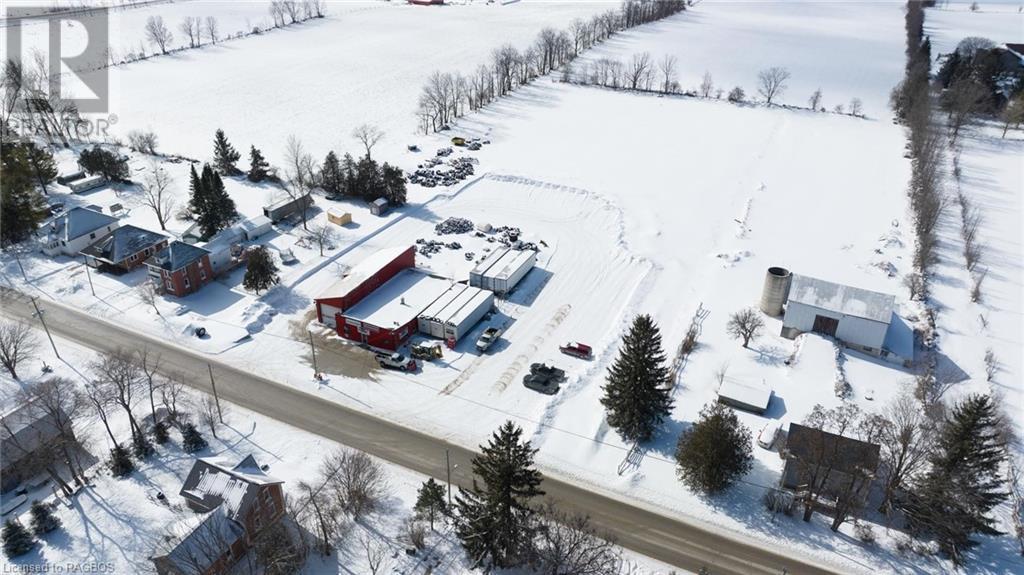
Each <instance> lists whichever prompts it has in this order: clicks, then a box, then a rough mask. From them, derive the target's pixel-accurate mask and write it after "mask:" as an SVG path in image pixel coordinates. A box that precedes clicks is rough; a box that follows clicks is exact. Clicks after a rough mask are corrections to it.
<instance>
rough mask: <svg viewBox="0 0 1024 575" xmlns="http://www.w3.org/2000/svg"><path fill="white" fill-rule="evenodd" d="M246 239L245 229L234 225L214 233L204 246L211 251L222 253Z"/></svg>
mask: <svg viewBox="0 0 1024 575" xmlns="http://www.w3.org/2000/svg"><path fill="white" fill-rule="evenodd" d="M243 241H245V230H243V229H241V228H238V227H235V226H232V227H230V228H224V229H223V230H221V231H219V232H217V233H216V234H214V236H213V237H212V238H210V241H208V242H206V243H205V244H203V247H204V248H206V249H207V250H209V251H210V253H214V254H216V253H220V252H224V251H227V250H230V249H231V246H233V245H235V244H239V243H241V242H243Z"/></svg>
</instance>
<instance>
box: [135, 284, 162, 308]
mask: <svg viewBox="0 0 1024 575" xmlns="http://www.w3.org/2000/svg"><path fill="white" fill-rule="evenodd" d="M135 291H136V292H138V294H139V299H140V300H141V301H142V303H144V304H146V305H149V306H152V307H153V311H155V312H156V315H161V313H160V308H159V307H157V305H156V302H157V300H158V299H160V297H159V288H157V286H156V284H155V283H153V281H152V280H149V279H147V280H145V281H143V282H142V283H140V284H139V285H138V287H137V288H135Z"/></svg>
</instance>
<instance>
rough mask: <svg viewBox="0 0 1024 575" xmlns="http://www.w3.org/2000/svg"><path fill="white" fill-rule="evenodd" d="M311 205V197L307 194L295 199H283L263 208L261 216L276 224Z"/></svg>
mask: <svg viewBox="0 0 1024 575" xmlns="http://www.w3.org/2000/svg"><path fill="white" fill-rule="evenodd" d="M312 205H313V197H312V196H310V195H309V194H306V195H304V196H299V197H297V198H294V199H293V198H284V199H282V200H280V201H277V202H274V203H273V204H270V205H269V206H265V207H264V208H263V215H264V216H266V217H267V218H269V219H270V221H271V222H274V223H277V222H279V221H281V220H283V219H285V218H288V217H290V216H292V215H293V214H297V213H299V212H300V211H302V210H305V209H307V208H309V207H310V206H312Z"/></svg>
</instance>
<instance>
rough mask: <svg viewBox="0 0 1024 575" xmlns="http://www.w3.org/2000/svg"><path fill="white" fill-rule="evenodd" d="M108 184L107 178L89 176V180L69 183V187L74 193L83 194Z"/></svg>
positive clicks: (83, 179)
mask: <svg viewBox="0 0 1024 575" xmlns="http://www.w3.org/2000/svg"><path fill="white" fill-rule="evenodd" d="M106 183H107V179H106V178H104V177H103V176H102V175H100V174H96V175H95V176H89V177H87V178H82V179H80V180H75V181H73V182H68V187H69V188H71V191H72V192H73V193H76V194H81V193H82V192H88V191H89V190H94V189H96V188H99V187H101V186H104V185H106Z"/></svg>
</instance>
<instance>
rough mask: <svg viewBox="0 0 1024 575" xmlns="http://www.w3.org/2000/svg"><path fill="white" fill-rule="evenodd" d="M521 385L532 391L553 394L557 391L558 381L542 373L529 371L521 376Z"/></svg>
mask: <svg viewBox="0 0 1024 575" xmlns="http://www.w3.org/2000/svg"><path fill="white" fill-rule="evenodd" d="M523 385H524V386H526V387H527V388H529V389H532V390H534V391H539V392H541V393H543V394H545V395H554V394H556V393H558V382H557V381H555V380H553V379H551V378H550V377H545V376H543V375H537V374H535V373H531V374H530V375H527V376H526V377H524V378H523Z"/></svg>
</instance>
